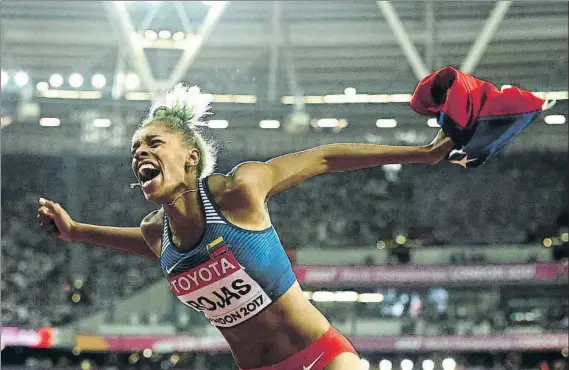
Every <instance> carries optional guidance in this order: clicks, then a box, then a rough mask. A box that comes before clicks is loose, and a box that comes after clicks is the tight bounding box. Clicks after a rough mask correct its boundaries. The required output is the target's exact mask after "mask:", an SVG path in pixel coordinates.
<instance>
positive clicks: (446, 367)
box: [442, 357, 456, 370]
mask: <svg viewBox="0 0 569 370" xmlns="http://www.w3.org/2000/svg"><path fill="white" fill-rule="evenodd" d="M442 365H443V370H454V369H455V368H456V361H455V360H454V359H453V358H450V357H449V358H445V359H444V360H443V364H442Z"/></svg>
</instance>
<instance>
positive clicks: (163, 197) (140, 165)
mask: <svg viewBox="0 0 569 370" xmlns="http://www.w3.org/2000/svg"><path fill="white" fill-rule="evenodd" d="M208 108H209V101H207V98H206V96H204V95H202V94H199V90H197V92H196V88H188V87H186V86H184V85H182V84H179V85H177V86H176V87H175V88H174V89H173V90H172V91H171V92H169V93H168V94H167V95H166V96H165V99H164V100H162V101H159V102H157V103H155V104H154V105H153V107H152V108H151V109H150V113H149V115H148V118H147V119H145V120H144V121H143V122H142V123H141V125H140V126H139V128H138V129H137V130H136V132H135V134H134V136H133V138H132V170H133V171H134V174H135V176H136V177H137V179H138V183H139V184H140V186H141V187H142V191H143V193H144V196H145V198H146V199H147V200H149V201H151V202H154V203H156V204H158V205H159V206H160V209H158V210H156V211H154V212H152V213H150V214H149V215H147V216H146V217H145V218H144V219H143V220H142V222H141V224H140V227H133V228H118V227H108V226H96V225H88V224H83V223H78V222H75V221H74V220H72V219H71V217H70V216H69V215H68V214H67V212H66V211H65V210H64V209H63V208H62V207H61V206H60V205H59V204H57V203H54V202H52V201H50V200H46V199H40V208H39V209H38V218H39V221H40V223H41V226H42V228H43V229H45V230H46V231H48V232H50V233H53V234H54V235H56V236H57V237H58V238H60V239H62V240H65V241H68V242H71V241H75V242H81V243H90V244H95V245H100V246H103V247H107V248H113V249H118V250H121V251H124V252H129V253H134V254H137V255H139V256H142V257H147V258H151V259H154V260H160V265H161V268H162V271H163V273H164V275H165V276H166V278H167V279H168V280H169V282H170V290H171V291H172V293H173V294H175V295H176V296H177V297H178V298H179V299H180V301H182V303H184V304H186V305H187V306H189V307H191V308H193V309H195V310H197V311H200V312H202V313H203V314H204V315H205V316H206V318H207V319H208V320H209V321H210V322H211V324H213V325H215V326H216V327H217V328H219V330H220V331H221V333H222V334H223V336H224V337H225V339H226V340H227V342H228V343H229V345H230V347H231V351H232V353H233V356H234V358H235V361H236V363H237V365H238V366H239V367H240V368H241V369H263V370H269V369H270V370H323V369H328V370H353V369H359V368H360V366H361V361H360V359H359V357H358V354H357V352H356V350H355V349H354V348H353V347H352V345H351V344H350V342H349V341H348V340H347V339H346V338H345V337H344V336H342V335H341V334H340V333H338V332H337V331H336V330H335V329H334V328H332V327H331V326H330V323H329V322H328V320H327V319H326V318H325V317H324V316H323V315H322V314H321V313H320V312H319V311H318V310H317V309H316V308H315V307H314V306H312V304H311V303H310V302H309V301H308V300H307V299H306V298H305V296H304V295H303V293H302V290H301V288H300V286H299V284H298V282H297V281H296V278H295V276H294V273H293V271H292V268H291V264H290V262H289V260H288V258H287V255H286V253H285V252H284V250H283V248H282V245H281V243H280V241H279V238H278V236H277V233H276V231H275V229H274V228H273V226H272V225H271V220H270V217H269V212H268V209H267V201H268V200H269V199H270V198H271V197H272V196H274V195H276V194H278V193H280V192H282V191H284V190H285V189H288V188H290V187H293V186H295V185H296V184H299V183H301V182H303V181H306V180H308V179H309V178H311V177H313V176H316V175H319V174H322V173H327V172H344V171H353V170H358V169H362V168H368V167H374V166H381V165H385V164H390V163H425V164H435V163H438V162H439V161H440V160H442V159H443V158H444V157H445V155H446V154H447V153H448V152H449V151H450V150H451V149H452V147H453V143H452V141H451V140H450V139H449V138H447V137H446V136H445V135H444V134H442V132H441V133H439V134H438V135H437V137H436V138H435V139H434V140H433V142H432V143H431V144H429V145H426V146H415V147H407V146H383V145H368V144H332V145H324V146H319V147H316V148H312V149H309V150H306V151H302V152H298V153H294V154H289V155H284V156H281V157H278V158H275V159H272V160H269V161H267V162H245V163H242V164H240V165H238V166H237V167H235V168H234V169H233V170H232V171H231V172H230V173H228V174H227V175H222V174H217V173H216V174H211V172H212V170H213V167H214V161H215V159H214V152H213V150H212V147H211V145H210V144H208V143H206V142H205V141H204V139H203V138H202V136H201V135H200V134H199V132H198V128H196V125H200V124H203V119H204V116H205V114H206V113H207V110H208ZM291 206H292V205H291ZM299 222H300V221H299Z"/></svg>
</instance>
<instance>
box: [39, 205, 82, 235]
mask: <svg viewBox="0 0 569 370" xmlns="http://www.w3.org/2000/svg"><path fill="white" fill-rule="evenodd" d="M39 203H40V207H39V208H38V220H39V222H40V225H41V228H42V229H44V230H45V231H46V232H47V233H48V234H50V235H52V236H55V237H57V238H59V239H61V240H64V241H66V242H71V241H73V236H72V235H73V232H74V230H75V228H76V226H77V224H76V222H75V221H73V219H72V218H71V217H70V216H69V214H68V213H67V212H66V211H65V210H64V209H63V207H61V206H60V205H59V203H54V202H52V201H51V200H47V199H44V198H40V201H39Z"/></svg>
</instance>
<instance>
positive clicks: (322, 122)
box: [316, 118, 340, 127]
mask: <svg viewBox="0 0 569 370" xmlns="http://www.w3.org/2000/svg"><path fill="white" fill-rule="evenodd" d="M339 125H340V121H339V120H338V119H336V118H321V119H319V120H317V121H316V126H318V127H338V126H339Z"/></svg>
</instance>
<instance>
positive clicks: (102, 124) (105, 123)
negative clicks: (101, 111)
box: [93, 118, 111, 128]
mask: <svg viewBox="0 0 569 370" xmlns="http://www.w3.org/2000/svg"><path fill="white" fill-rule="evenodd" d="M93 127H97V128H107V127H111V120H110V119H107V118H96V119H94V120H93Z"/></svg>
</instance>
